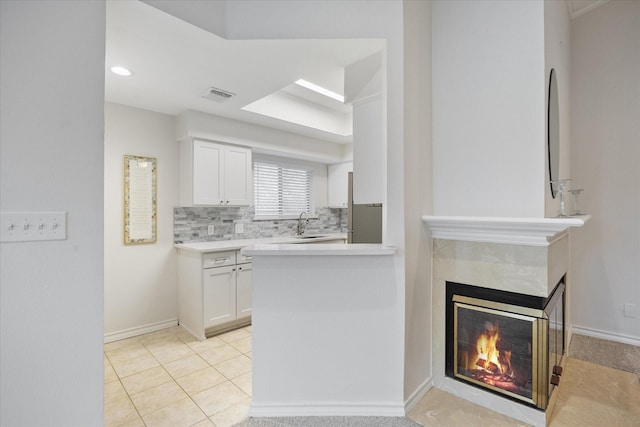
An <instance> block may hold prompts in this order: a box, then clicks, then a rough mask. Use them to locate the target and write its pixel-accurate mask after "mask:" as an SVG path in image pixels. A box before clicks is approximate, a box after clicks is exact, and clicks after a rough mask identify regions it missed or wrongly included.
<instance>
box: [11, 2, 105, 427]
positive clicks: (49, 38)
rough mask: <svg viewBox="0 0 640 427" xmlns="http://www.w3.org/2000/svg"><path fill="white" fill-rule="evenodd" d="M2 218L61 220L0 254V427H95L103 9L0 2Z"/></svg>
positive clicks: (99, 363) (98, 408)
mask: <svg viewBox="0 0 640 427" xmlns="http://www.w3.org/2000/svg"><path fill="white" fill-rule="evenodd" d="M0 19H1V21H0V41H1V42H0V43H1V45H0V96H1V97H0V121H1V122H2V126H1V130H0V162H1V163H0V165H1V168H0V197H1V198H0V201H1V206H2V211H3V212H4V211H66V212H68V222H67V226H68V228H67V239H66V240H63V241H48V242H28V243H2V244H1V246H0V272H1V273H0V337H1V342H0V381H1V382H0V425H3V426H65V427H66V426H97V425H102V423H103V415H102V412H103V411H102V408H103V375H102V371H103V353H102V318H103V316H102V307H103V200H104V198H103V178H104V177H103V129H104V124H103V123H104V122H103V104H104V55H105V51H104V46H105V7H104V3H103V2H99V1H92V2H77V1H56V2H42V1H20V2H18V1H2V2H0Z"/></svg>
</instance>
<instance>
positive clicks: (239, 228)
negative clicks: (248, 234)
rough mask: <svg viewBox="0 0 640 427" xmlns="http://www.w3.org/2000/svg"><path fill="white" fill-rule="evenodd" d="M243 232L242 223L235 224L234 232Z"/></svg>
mask: <svg viewBox="0 0 640 427" xmlns="http://www.w3.org/2000/svg"><path fill="white" fill-rule="evenodd" d="M241 233H244V224H242V223H240V224H236V234H241Z"/></svg>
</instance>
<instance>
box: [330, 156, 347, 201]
mask: <svg viewBox="0 0 640 427" xmlns="http://www.w3.org/2000/svg"><path fill="white" fill-rule="evenodd" d="M349 172H353V163H351V162H349V163H338V164H335V165H329V171H328V186H327V191H328V193H327V199H328V205H329V207H330V208H346V207H347V206H348V204H349V202H348V197H347V189H348V179H349V178H348V177H349Z"/></svg>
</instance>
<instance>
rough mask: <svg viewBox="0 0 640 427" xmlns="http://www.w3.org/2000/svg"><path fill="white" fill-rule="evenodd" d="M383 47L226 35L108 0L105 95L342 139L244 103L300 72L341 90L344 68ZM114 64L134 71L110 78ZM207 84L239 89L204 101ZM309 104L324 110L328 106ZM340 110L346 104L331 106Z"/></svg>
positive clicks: (147, 105) (114, 99)
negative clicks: (250, 108) (221, 98)
mask: <svg viewBox="0 0 640 427" xmlns="http://www.w3.org/2000/svg"><path fill="white" fill-rule="evenodd" d="M382 47H383V42H382V41H381V40H370V39H369V40H365V39H349V40H254V41H235V40H225V39H222V38H220V37H218V36H216V35H214V34H211V33H209V32H207V31H204V30H202V29H200V28H198V27H195V26H193V25H191V24H188V23H186V22H184V21H181V20H179V19H178V18H175V17H173V16H171V15H169V14H166V13H164V12H162V11H160V10H158V9H155V8H154V7H152V6H149V5H147V4H145V3H142V2H139V1H108V2H107V23H106V69H105V98H106V100H107V101H109V102H114V103H119V104H124V105H129V106H133V107H138V108H142V109H146V110H151V111H157V112H161V113H166V114H171V115H174V116H177V115H178V114H180V113H182V112H183V111H185V110H196V111H201V112H204V113H209V114H214V115H218V116H223V117H228V118H233V119H237V120H241V121H245V122H250V123H255V124H261V125H264V126H269V127H272V128H276V129H281V130H287V131H289V132H293V133H298V134H301V135H305V136H310V137H314V138H319V139H323V140H327V141H331V142H337V143H347V142H350V141H351V136H350V135H346V136H345V135H340V134H336V133H331V132H326V131H321V130H317V129H313V128H311V127H308V126H301V125H297V124H294V123H291V122H288V121H286V120H279V119H275V118H269V117H266V116H264V115H261V114H256V113H253V112H249V111H244V110H242V107H244V106H246V105H248V104H251V103H253V102H255V101H257V100H259V99H261V98H263V97H266V96H267V95H270V94H272V93H274V92H277V91H279V90H281V89H283V88H286V87H287V86H289V85H291V84H292V83H293V82H295V81H296V80H298V79H301V78H302V79H305V80H307V81H310V82H313V83H315V84H317V85H320V86H323V87H326V88H327V89H330V90H332V91H334V92H336V93H339V94H344V89H343V86H344V68H345V66H347V65H349V64H352V63H354V62H356V61H358V60H360V59H362V58H365V57H367V56H369V55H372V54H373V53H375V52H378V51H379V50H380V49H382ZM114 65H122V66H125V67H127V68H130V69H131V70H133V72H134V73H135V74H134V76H133V77H119V76H116V75H115V74H113V73H111V72H110V71H109V68H110V67H111V66H114ZM209 87H216V88H219V89H223V90H226V91H229V92H232V93H235V94H237V95H236V96H234V97H232V98H230V99H229V100H227V101H225V102H223V103H218V102H214V101H210V100H207V99H204V98H203V95H205V94H206V93H207V88H209ZM296 92H299V91H296ZM287 95H288V96H291V93H290V92H289V93H287ZM298 96H304V94H302V95H301V94H298ZM310 101H311V102H314V100H313V99H312V97H310V96H309V97H307V99H306V100H305V103H306V104H307V106H308V104H309V102H310ZM315 102H316V103H318V107H319V109H320V110H325V112H326V109H327V105H320V103H319V102H318V101H317V100H316V101H315ZM325 104H326V103H325ZM340 109H342V110H344V106H342V105H341V106H338V107H337V108H336V110H340Z"/></svg>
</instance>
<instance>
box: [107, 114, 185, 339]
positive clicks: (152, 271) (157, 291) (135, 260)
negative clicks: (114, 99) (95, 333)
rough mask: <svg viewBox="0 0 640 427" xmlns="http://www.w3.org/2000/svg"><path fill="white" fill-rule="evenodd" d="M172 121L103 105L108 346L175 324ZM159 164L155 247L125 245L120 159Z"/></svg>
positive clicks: (175, 146) (175, 183)
mask: <svg viewBox="0 0 640 427" xmlns="http://www.w3.org/2000/svg"><path fill="white" fill-rule="evenodd" d="M174 134H175V118H174V117H173V116H169V115H166V114H160V113H155V112H151V111H147V110H141V109H137V108H132V107H126V106H123V105H119V104H110V103H107V104H105V144H104V145H105V147H104V153H105V154H104V163H105V164H104V168H105V172H104V197H105V205H104V216H105V224H104V248H105V254H104V260H105V275H104V278H105V283H104V310H105V312H104V334H105V340H106V341H114V340H116V339H122V338H124V337H127V336H133V335H139V334H141V333H145V332H149V331H151V330H157V329H159V328H162V327H167V326H172V325H175V324H177V313H178V306H177V292H178V272H177V271H178V270H177V268H178V259H177V254H176V250H175V249H174V247H173V208H174V207H175V206H178V205H179V200H180V199H179V176H180V175H179V162H178V158H179V150H178V148H179V145H178V143H177V142H176V140H175V139H174ZM125 154H130V155H136V156H148V157H155V158H157V159H158V169H157V170H158V199H157V203H158V224H157V242H156V243H153V244H143V245H126V246H125V245H124V243H123V229H124V228H123V223H124V218H123V210H124V208H123V203H124V190H123V170H124V166H123V156H124V155H125Z"/></svg>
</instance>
